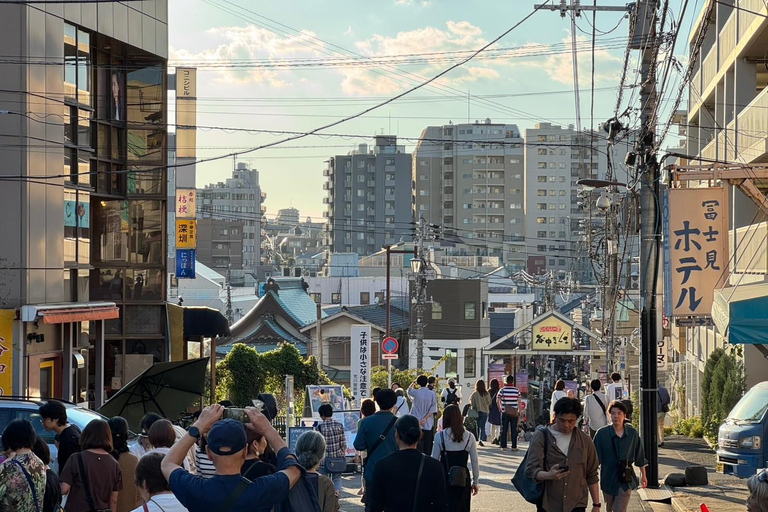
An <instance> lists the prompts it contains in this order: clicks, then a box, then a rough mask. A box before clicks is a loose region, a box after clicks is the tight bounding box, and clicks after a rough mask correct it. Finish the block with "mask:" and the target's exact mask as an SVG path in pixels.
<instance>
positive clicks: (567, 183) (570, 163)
mask: <svg viewBox="0 0 768 512" xmlns="http://www.w3.org/2000/svg"><path fill="white" fill-rule="evenodd" d="M606 147H607V140H606V139H605V137H604V136H603V135H602V134H599V133H597V132H582V133H581V134H579V133H578V132H577V131H576V130H574V129H573V126H567V127H562V126H558V125H553V124H551V123H537V124H536V126H535V127H534V128H532V129H528V130H525V176H526V186H525V201H524V202H525V219H526V220H525V222H526V224H525V236H526V251H527V255H528V263H529V265H528V271H529V272H531V273H537V272H538V271H541V270H544V269H542V268H541V265H540V263H541V262H542V261H543V263H544V264H545V269H546V270H553V271H555V272H557V273H558V274H559V275H565V273H566V272H572V273H574V278H575V279H577V280H579V281H582V282H584V281H589V280H591V274H592V271H591V269H590V267H589V262H588V261H584V260H586V259H587V258H586V256H585V257H581V254H583V253H585V251H581V250H579V243H583V242H584V240H583V238H582V237H581V236H580V235H579V234H578V232H579V231H580V227H579V221H580V220H582V219H583V218H584V210H583V209H582V208H581V206H580V205H579V203H580V202H581V200H580V199H579V198H578V196H577V188H576V187H577V182H578V180H579V179H580V178H597V179H604V178H605V173H606V169H607V159H606V156H605V155H606ZM622 159H623V155H622ZM581 230H583V228H581ZM542 257H543V258H542Z"/></svg>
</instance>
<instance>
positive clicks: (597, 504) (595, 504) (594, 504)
mask: <svg viewBox="0 0 768 512" xmlns="http://www.w3.org/2000/svg"><path fill="white" fill-rule="evenodd" d="M602 506H603V504H602V503H593V504H592V508H594V507H597V508H600V507H602Z"/></svg>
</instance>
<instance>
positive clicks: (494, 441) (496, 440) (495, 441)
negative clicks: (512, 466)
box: [491, 437, 499, 445]
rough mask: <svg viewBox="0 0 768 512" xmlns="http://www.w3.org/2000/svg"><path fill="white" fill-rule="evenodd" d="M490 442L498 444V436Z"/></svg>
mask: <svg viewBox="0 0 768 512" xmlns="http://www.w3.org/2000/svg"><path fill="white" fill-rule="evenodd" d="M491 444H495V445H498V444H499V438H498V437H497V438H496V439H494V440H493V441H491Z"/></svg>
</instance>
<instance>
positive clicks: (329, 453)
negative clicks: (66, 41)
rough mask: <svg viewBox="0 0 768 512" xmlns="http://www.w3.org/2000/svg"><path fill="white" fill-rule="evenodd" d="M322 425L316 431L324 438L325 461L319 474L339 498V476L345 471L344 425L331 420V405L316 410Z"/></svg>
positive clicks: (345, 442) (345, 441) (324, 405)
mask: <svg viewBox="0 0 768 512" xmlns="http://www.w3.org/2000/svg"><path fill="white" fill-rule="evenodd" d="M317 412H318V414H320V419H322V420H323V421H322V423H320V424H319V425H318V426H317V431H318V432H320V433H321V434H322V435H323V437H324V438H325V446H326V449H325V452H326V453H325V459H324V460H323V463H322V464H321V465H320V474H322V475H325V476H327V477H328V478H330V479H331V480H332V481H333V488H334V489H335V490H336V497H337V498H338V497H339V496H341V485H342V484H341V474H342V473H343V472H344V471H345V470H346V469H347V438H346V437H345V436H344V425H342V424H341V423H339V422H338V421H336V420H334V419H333V407H332V406H331V404H323V405H321V406H320V407H319V408H318V410H317Z"/></svg>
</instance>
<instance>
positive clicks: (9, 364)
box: [0, 309, 16, 396]
mask: <svg viewBox="0 0 768 512" xmlns="http://www.w3.org/2000/svg"><path fill="white" fill-rule="evenodd" d="M15 317H16V313H15V311H13V310H12V309H3V310H0V396H8V395H12V394H13V319H14V318H15Z"/></svg>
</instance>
